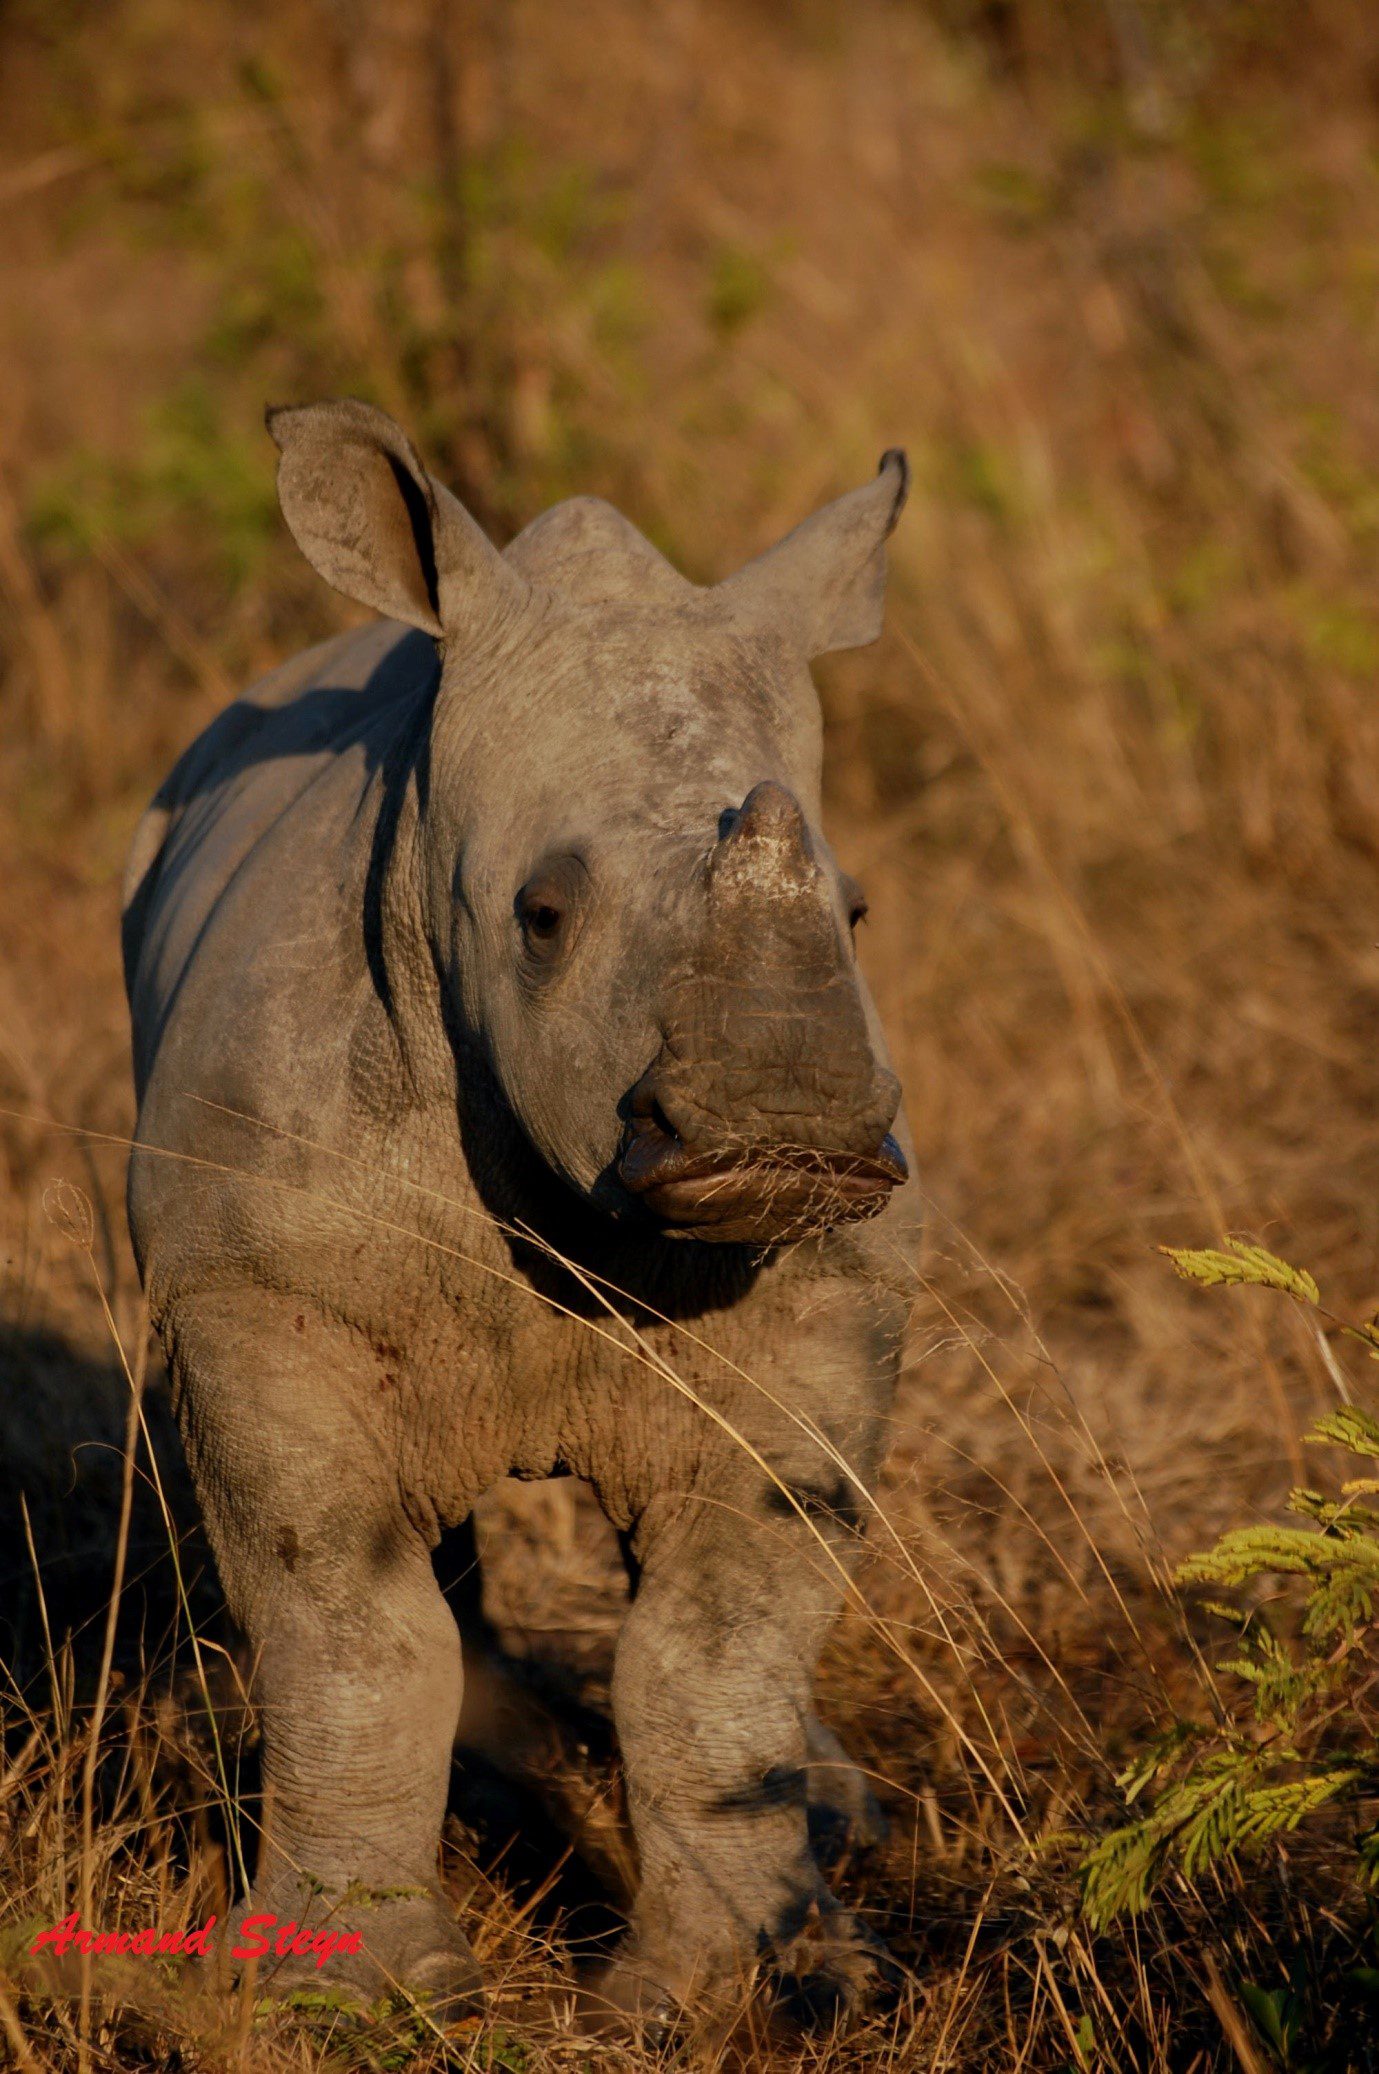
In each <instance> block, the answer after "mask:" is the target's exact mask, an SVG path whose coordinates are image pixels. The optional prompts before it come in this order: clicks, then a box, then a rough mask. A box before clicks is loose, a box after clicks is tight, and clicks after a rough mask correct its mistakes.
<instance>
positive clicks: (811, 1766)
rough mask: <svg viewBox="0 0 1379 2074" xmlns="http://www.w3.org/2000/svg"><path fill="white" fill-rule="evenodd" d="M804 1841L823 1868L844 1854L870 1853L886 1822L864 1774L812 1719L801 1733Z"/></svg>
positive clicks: (834, 1738)
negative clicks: (804, 1762) (805, 1813)
mask: <svg viewBox="0 0 1379 2074" xmlns="http://www.w3.org/2000/svg"><path fill="white" fill-rule="evenodd" d="M806 1749H807V1771H806V1781H807V1784H806V1793H807V1805H808V1814H809V1841H810V1843H811V1844H812V1845H813V1847H814V1850H815V1853H816V1854H817V1856H818V1857H819V1858H820V1859H821V1861H822V1862H823V1863H824V1864H825V1865H831V1864H834V1863H836V1861H837V1860H838V1859H839V1858H841V1857H843V1856H844V1855H845V1853H846V1852H847V1851H849V1850H874V1849H875V1848H876V1847H877V1846H879V1845H880V1844H883V1843H884V1842H885V1841H886V1833H887V1823H886V1817H885V1814H884V1812H883V1810H882V1807H881V1803H880V1801H879V1800H878V1799H877V1798H876V1795H875V1794H874V1793H873V1792H872V1790H871V1786H870V1784H869V1782H868V1779H867V1775H866V1773H865V1772H864V1771H863V1770H862V1767H861V1766H860V1765H859V1764H855V1763H854V1762H853V1760H852V1759H851V1758H850V1757H849V1756H848V1753H847V1751H846V1750H845V1749H844V1747H843V1745H842V1743H841V1742H840V1741H839V1740H838V1738H837V1736H836V1735H835V1734H834V1733H833V1730H832V1729H831V1728H828V1727H826V1726H825V1724H824V1723H823V1722H822V1721H820V1720H819V1718H818V1716H817V1715H815V1716H813V1717H812V1719H811V1720H810V1722H809V1724H808V1727H807V1730H806Z"/></svg>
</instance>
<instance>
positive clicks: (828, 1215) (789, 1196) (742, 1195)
mask: <svg viewBox="0 0 1379 2074" xmlns="http://www.w3.org/2000/svg"><path fill="white" fill-rule="evenodd" d="M618 1175H619V1178H620V1180H621V1181H622V1184H623V1186H624V1187H625V1188H626V1189H627V1190H628V1191H629V1193H631V1194H632V1195H634V1196H635V1197H636V1198H637V1200H638V1201H639V1202H640V1203H641V1204H642V1205H643V1206H644V1207H645V1208H646V1209H648V1210H650V1211H651V1212H652V1213H653V1215H654V1216H656V1217H657V1218H658V1219H659V1220H660V1222H661V1223H662V1225H664V1226H665V1227H666V1229H667V1231H668V1232H669V1233H670V1234H672V1235H674V1236H678V1237H683V1238H698V1239H710V1240H715V1241H717V1242H718V1243H720V1244H737V1245H758V1246H761V1245H783V1244H785V1243H787V1242H788V1241H789V1240H792V1239H800V1238H807V1237H810V1236H812V1235H814V1234H816V1233H818V1232H822V1231H827V1230H829V1229H830V1228H831V1227H832V1226H834V1225H836V1224H850V1223H854V1222H855V1221H857V1220H858V1219H859V1218H864V1217H875V1216H876V1215H877V1213H878V1212H879V1211H880V1210H882V1209H884V1208H885V1205H886V1203H887V1201H888V1200H889V1198H890V1192H891V1190H892V1189H893V1188H894V1187H896V1186H897V1185H898V1183H900V1182H902V1181H904V1180H905V1179H906V1178H907V1176H908V1169H907V1167H906V1165H905V1156H904V1154H903V1153H902V1152H901V1150H900V1147H899V1145H897V1143H896V1141H895V1139H894V1138H892V1137H886V1138H884V1139H883V1140H882V1142H881V1144H880V1145H879V1146H878V1147H877V1150H876V1151H875V1153H872V1154H857V1153H831V1152H820V1151H816V1150H814V1149H812V1148H809V1147H782V1148H780V1149H772V1150H770V1151H764V1152H754V1153H752V1154H749V1155H744V1156H743V1157H741V1158H725V1157H723V1156H722V1155H717V1156H713V1155H707V1154H699V1155H695V1154H692V1153H690V1152H688V1151H687V1150H686V1149H685V1147H684V1146H683V1145H681V1144H680V1143H679V1142H678V1140H676V1139H673V1138H668V1137H666V1136H665V1134H664V1133H663V1132H661V1131H658V1130H654V1129H646V1128H643V1129H641V1130H637V1131H634V1133H633V1135H632V1137H631V1139H630V1141H629V1143H628V1145H627V1147H626V1149H625V1151H624V1153H623V1155H622V1158H621V1160H620V1161H619V1163H618Z"/></svg>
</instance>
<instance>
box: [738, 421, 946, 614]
mask: <svg viewBox="0 0 1379 2074" xmlns="http://www.w3.org/2000/svg"><path fill="white" fill-rule="evenodd" d="M909 487H910V469H909V464H908V462H907V461H906V459H905V456H904V454H903V453H902V452H901V451H900V448H899V447H891V448H890V449H889V450H888V451H887V452H886V453H884V454H883V455H882V456H881V466H880V468H879V469H878V470H877V473H876V476H875V477H874V479H873V480H872V481H871V482H869V483H867V484H866V485H865V486H864V487H863V488H862V489H860V490H850V491H849V492H848V494H847V496H845V497H839V498H837V499H835V501H834V502H833V503H832V504H825V506H824V507H823V509H822V511H816V512H815V513H814V516H813V517H812V518H807V519H806V520H805V521H804V523H803V524H802V525H799V526H796V528H795V530H794V532H793V533H787V534H786V536H785V538H784V540H782V541H780V542H779V543H778V545H777V546H775V547H772V548H769V549H768V550H767V552H766V553H765V554H764V555H758V556H757V558H756V560H755V561H754V562H748V564H747V566H746V568H745V569H739V570H738V572H737V574H736V576H730V577H729V578H728V580H727V582H726V583H721V584H720V585H719V586H718V589H719V592H720V593H721V595H722V596H723V597H724V598H725V599H726V600H727V601H728V602H729V603H730V604H731V606H732V609H733V611H734V613H735V614H741V615H742V616H743V617H745V618H747V619H749V620H751V621H753V622H755V623H757V624H770V625H772V626H774V627H775V628H776V629H778V630H779V631H780V632H782V633H785V634H787V635H792V636H793V637H794V638H795V639H797V640H798V641H799V643H800V645H801V647H802V648H803V650H804V652H805V654H806V655H827V654H828V653H829V651H830V650H831V649H834V648H863V647H865V646H866V644H867V642H868V641H874V640H875V639H876V638H877V636H878V634H879V633H880V632H881V619H882V611H883V607H884V603H885V591H886V541H887V539H888V538H889V536H890V533H891V530H892V528H893V527H894V525H895V522H896V520H897V519H898V518H899V516H900V510H901V506H902V505H903V504H904V502H905V495H906V492H907V491H908V489H909Z"/></svg>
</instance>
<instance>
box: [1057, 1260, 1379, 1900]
mask: <svg viewBox="0 0 1379 2074" xmlns="http://www.w3.org/2000/svg"><path fill="white" fill-rule="evenodd" d="M1163 1250H1164V1251H1165V1252H1166V1253H1167V1254H1168V1257H1169V1259H1170V1260H1171V1261H1172V1263H1173V1266H1174V1268H1175V1270H1176V1271H1177V1273H1178V1274H1180V1275H1181V1276H1183V1277H1184V1279H1186V1280H1188V1281H1191V1282H1196V1283H1199V1284H1201V1285H1202V1286H1203V1287H1204V1288H1212V1287H1216V1286H1229V1285H1235V1286H1241V1285H1245V1286H1251V1287H1258V1288H1265V1289H1273V1290H1277V1291H1279V1292H1280V1293H1282V1294H1283V1295H1285V1296H1287V1297H1289V1298H1291V1299H1292V1301H1294V1302H1295V1303H1298V1304H1301V1305H1304V1306H1306V1307H1307V1308H1309V1309H1310V1310H1312V1311H1313V1312H1315V1313H1317V1314H1318V1316H1319V1318H1320V1319H1322V1320H1324V1321H1325V1322H1326V1323H1327V1324H1328V1325H1329V1326H1330V1327H1331V1328H1332V1330H1333V1331H1334V1332H1336V1333H1339V1334H1340V1335H1342V1336H1343V1337H1345V1338H1348V1339H1350V1340H1353V1341H1358V1342H1359V1343H1360V1344H1361V1345H1362V1346H1363V1347H1364V1348H1365V1349H1366V1351H1367V1352H1368V1353H1369V1354H1370V1356H1371V1357H1372V1358H1374V1359H1379V1321H1375V1320H1371V1321H1370V1322H1369V1323H1367V1324H1363V1325H1356V1324H1352V1323H1349V1322H1348V1321H1346V1320H1344V1319H1341V1318H1337V1317H1335V1316H1334V1315H1333V1314H1332V1313H1331V1312H1329V1311H1328V1310H1326V1308H1325V1307H1324V1305H1323V1304H1322V1301H1321V1296H1320V1292H1319V1290H1318V1288H1317V1284H1316V1282H1315V1281H1314V1280H1313V1278H1312V1276H1311V1275H1310V1274H1307V1273H1306V1272H1305V1271H1304V1270H1302V1269H1299V1268H1295V1267H1291V1266H1290V1265H1289V1264H1288V1263H1287V1262H1286V1261H1283V1260H1280V1259H1278V1258H1277V1257H1276V1256H1275V1255H1274V1254H1272V1253H1268V1252H1266V1251H1265V1250H1264V1248H1263V1247H1260V1246H1254V1245H1248V1244H1246V1243H1244V1242H1243V1241H1240V1240H1228V1241H1227V1242H1226V1246H1225V1248H1224V1249H1223V1250H1216V1249H1210V1248H1208V1249H1191V1248H1185V1249H1180V1248H1171V1247H1165V1248H1164V1249H1163ZM1305 1438H1306V1439H1307V1441H1308V1442H1309V1443H1310V1444H1312V1445H1314V1446H1318V1447H1329V1448H1337V1449H1340V1450H1342V1451H1343V1452H1344V1453H1345V1454H1347V1455H1349V1456H1351V1457H1352V1458H1353V1459H1354V1461H1355V1462H1356V1464H1357V1465H1360V1464H1364V1465H1367V1468H1366V1470H1365V1473H1360V1474H1356V1475H1353V1476H1351V1477H1349V1478H1346V1479H1344V1480H1342V1481H1341V1482H1340V1483H1339V1486H1338V1487H1337V1488H1335V1489H1334V1491H1333V1492H1332V1493H1331V1494H1327V1493H1324V1492H1323V1491H1321V1490H1314V1489H1312V1488H1310V1487H1302V1488H1299V1489H1295V1490H1294V1491H1293V1492H1292V1494H1291V1496H1290V1497H1289V1500H1288V1510H1289V1512H1290V1513H1291V1514H1292V1515H1293V1516H1294V1518H1295V1519H1297V1520H1298V1521H1299V1524H1296V1525H1294V1524H1292V1523H1289V1522H1279V1523H1272V1522H1270V1523H1264V1524H1260V1525H1256V1526H1247V1527H1235V1528H1232V1529H1231V1530H1230V1531H1229V1532H1227V1533H1225V1534H1223V1535H1222V1536H1221V1537H1220V1539H1219V1540H1218V1541H1217V1542H1216V1543H1215V1545H1214V1546H1213V1547H1212V1548H1210V1549H1207V1550H1206V1551H1205V1552H1204V1553H1201V1554H1197V1555H1192V1556H1189V1557H1188V1558H1187V1560H1186V1561H1185V1562H1184V1563H1182V1564H1180V1565H1179V1567H1178V1570H1177V1572H1176V1581H1177V1582H1178V1583H1179V1584H1180V1585H1182V1586H1194V1585H1197V1586H1201V1585H1205V1586H1208V1587H1217V1588H1221V1587H1225V1588H1228V1589H1230V1590H1232V1591H1234V1592H1243V1596H1242V1597H1240V1598H1239V1599H1233V1600H1230V1601H1221V1600H1216V1599H1209V1600H1207V1601H1206V1602H1205V1607H1206V1610H1207V1611H1208V1612H1210V1613H1211V1614H1213V1615H1214V1616H1216V1617H1217V1618H1218V1619H1220V1620H1222V1621H1224V1622H1225V1623H1226V1624H1227V1626H1228V1627H1229V1628H1230V1630H1231V1636H1232V1642H1231V1651H1230V1654H1229V1655H1228V1656H1226V1657H1225V1658H1224V1659H1223V1660H1222V1661H1221V1662H1220V1663H1219V1664H1218V1665H1217V1667H1216V1669H1217V1672H1218V1673H1219V1675H1220V1677H1221V1678H1222V1679H1224V1680H1226V1681H1228V1683H1227V1684H1225V1685H1224V1686H1223V1687H1222V1688H1221V1689H1220V1699H1221V1702H1222V1704H1221V1706H1220V1709H1219V1712H1218V1715H1217V1718H1216V1719H1214V1720H1213V1721H1211V1722H1209V1723H1202V1722H1197V1721H1181V1720H1180V1721H1175V1722H1174V1723H1173V1724H1172V1725H1171V1726H1170V1727H1169V1728H1168V1729H1167V1730H1165V1731H1164V1732H1163V1733H1162V1734H1160V1735H1159V1736H1157V1737H1156V1738H1154V1739H1153V1740H1152V1741H1151V1742H1150V1743H1149V1744H1148V1746H1147V1747H1146V1748H1145V1749H1144V1750H1143V1751H1142V1752H1141V1753H1140V1754H1139V1755H1137V1756H1136V1758H1135V1759H1134V1761H1133V1763H1131V1764H1130V1765H1129V1766H1128V1767H1127V1768H1126V1769H1125V1770H1124V1771H1123V1772H1122V1773H1121V1774H1120V1778H1119V1784H1120V1786H1121V1788H1122V1790H1123V1791H1124V1793H1125V1796H1126V1800H1127V1802H1128V1803H1129V1805H1130V1807H1131V1808H1132V1809H1133V1810H1134V1813H1133V1815H1132V1818H1131V1819H1130V1820H1129V1821H1128V1822H1126V1823H1124V1824H1123V1825H1122V1826H1120V1827H1118V1828H1116V1829H1114V1830H1112V1831H1111V1832H1110V1833H1109V1834H1108V1835H1106V1836H1104V1837H1102V1838H1101V1839H1100V1841H1099V1842H1098V1843H1097V1844H1096V1846H1095V1847H1094V1849H1092V1850H1091V1851H1090V1852H1089V1853H1088V1854H1087V1856H1086V1857H1085V1858H1084V1859H1083V1862H1082V1866H1081V1879H1082V1902H1083V1909H1084V1912H1085V1914H1086V1916H1087V1918H1088V1919H1089V1921H1090V1923H1091V1925H1092V1927H1093V1929H1096V1930H1101V1929H1104V1928H1105V1927H1106V1926H1107V1925H1108V1924H1109V1923H1111V1922H1112V1921H1113V1919H1114V1918H1116V1917H1117V1916H1120V1915H1126V1914H1130V1915H1133V1914H1136V1913H1138V1912H1139V1911H1141V1910H1143V1909H1144V1908H1145V1907H1146V1906H1147V1905H1148V1903H1149V1901H1150V1898H1151V1896H1152V1894H1153V1892H1154V1890H1155V1889H1156V1887H1157V1886H1158V1885H1159V1883H1160V1882H1161V1881H1162V1880H1163V1879H1164V1877H1165V1876H1166V1875H1167V1874H1168V1873H1169V1872H1171V1871H1174V1870H1176V1871H1177V1872H1178V1873H1180V1874H1181V1875H1182V1877H1183V1878H1184V1879H1185V1880H1186V1881H1187V1882H1188V1883H1189V1884H1195V1883H1198V1882H1201V1881H1203V1880H1204V1879H1205V1878H1206V1877H1207V1876H1208V1875H1209V1874H1210V1873H1211V1872H1212V1871H1213V1869H1214V1868H1216V1867H1218V1866H1220V1865H1222V1863H1223V1862H1224V1861H1228V1860H1236V1859H1241V1858H1247V1857H1251V1856H1253V1857H1258V1856H1259V1855H1260V1854H1262V1853H1264V1852H1266V1851H1267V1850H1268V1849H1269V1848H1270V1847H1271V1846H1272V1845H1275V1844H1276V1843H1277V1841H1278V1840H1279V1839H1281V1838H1282V1837H1284V1836H1286V1835H1287V1834H1289V1833H1290V1832H1294V1831H1297V1830H1299V1829H1301V1828H1303V1827H1304V1826H1305V1825H1313V1826H1315V1825H1317V1824H1318V1823H1320V1822H1326V1823H1327V1824H1328V1825H1329V1832H1331V1833H1334V1831H1335V1830H1336V1828H1337V1827H1338V1826H1339V1827H1342V1828H1344V1829H1345V1831H1346V1833H1347V1837H1348V1843H1347V1846H1346V1849H1347V1855H1348V1860H1349V1863H1350V1868H1351V1870H1352V1871H1353V1873H1354V1876H1355V1879H1356V1880H1357V1881H1358V1883H1359V1885H1360V1886H1361V1888H1362V1889H1363V1890H1364V1891H1366V1892H1368V1893H1370V1894H1373V1893H1374V1892H1375V1890H1376V1889H1379V1821H1376V1809H1375V1801H1376V1798H1379V1619H1376V1599H1379V1506H1376V1503H1375V1500H1376V1499H1377V1498H1379V1474H1376V1466H1379V1418H1376V1417H1375V1415H1374V1414H1373V1413H1372V1412H1370V1411H1368V1410H1366V1409H1364V1408H1363V1407H1362V1406H1360V1405H1359V1404H1355V1403H1349V1402H1347V1403H1343V1404H1342V1405H1340V1406H1339V1407H1338V1408H1337V1409H1336V1410H1334V1411H1331V1412H1328V1413H1327V1414H1326V1415H1325V1416H1323V1417H1322V1418H1319V1419H1318V1420H1317V1421H1316V1422H1315V1423H1314V1425H1313V1426H1312V1428H1311V1430H1310V1431H1309V1432H1308V1433H1307V1434H1306V1436H1305ZM1285 1580H1287V1581H1285Z"/></svg>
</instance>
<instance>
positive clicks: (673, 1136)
mask: <svg viewBox="0 0 1379 2074" xmlns="http://www.w3.org/2000/svg"><path fill="white" fill-rule="evenodd" d="M649 1114H650V1117H651V1121H652V1123H654V1124H655V1126H656V1128H657V1130H658V1131H660V1133H661V1135H662V1136H663V1137H666V1138H669V1139H670V1141H671V1143H672V1145H678V1144H679V1143H680V1133H679V1132H678V1131H677V1130H676V1128H675V1126H674V1124H673V1123H672V1122H671V1120H670V1118H669V1117H668V1116H667V1115H666V1112H665V1110H664V1109H663V1108H662V1107H661V1105H660V1103H659V1102H657V1101H654V1100H653V1102H652V1104H651V1109H650V1111H649Z"/></svg>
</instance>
